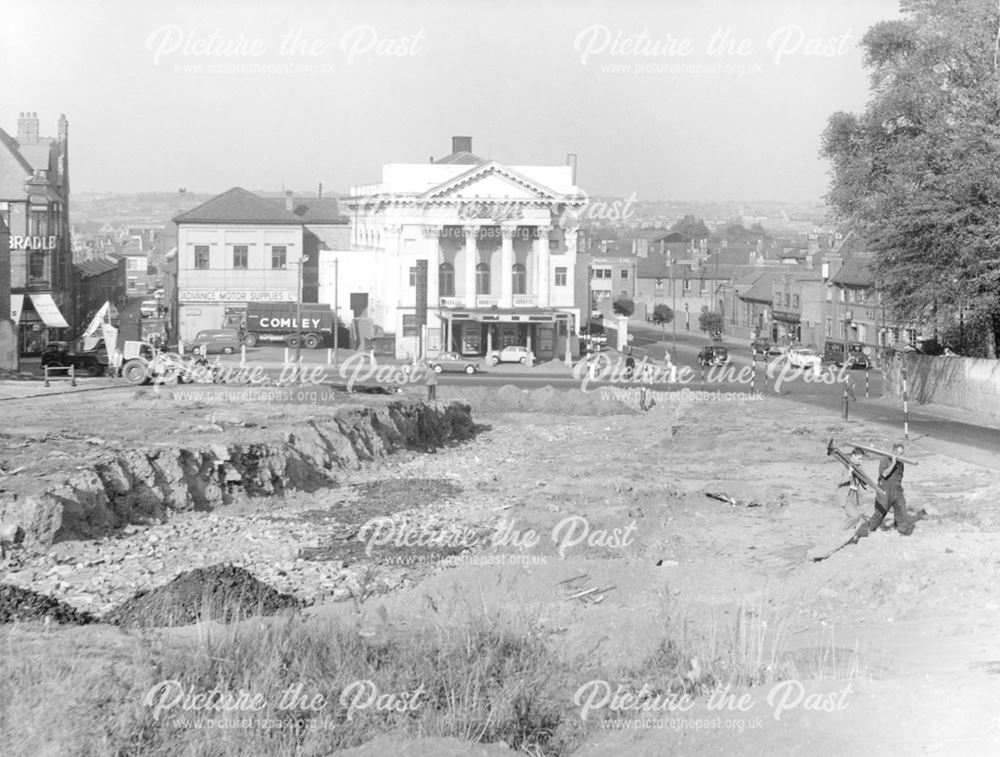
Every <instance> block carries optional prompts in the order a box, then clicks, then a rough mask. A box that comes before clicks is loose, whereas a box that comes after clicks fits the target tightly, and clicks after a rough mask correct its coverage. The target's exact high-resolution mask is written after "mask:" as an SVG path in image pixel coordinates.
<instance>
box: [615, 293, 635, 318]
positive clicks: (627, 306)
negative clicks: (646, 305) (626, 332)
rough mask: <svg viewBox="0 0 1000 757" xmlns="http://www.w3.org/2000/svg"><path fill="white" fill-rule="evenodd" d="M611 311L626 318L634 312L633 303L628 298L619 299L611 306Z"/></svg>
mask: <svg viewBox="0 0 1000 757" xmlns="http://www.w3.org/2000/svg"><path fill="white" fill-rule="evenodd" d="M611 309H612V310H614V311H615V313H616V314H617V315H623V316H625V317H626V318H628V317H629V316H631V315H632V313H634V312H635V303H634V302H632V300H631V299H629V298H628V297H619V298H618V299H617V300H615V301H614V303H613V304H612V305H611Z"/></svg>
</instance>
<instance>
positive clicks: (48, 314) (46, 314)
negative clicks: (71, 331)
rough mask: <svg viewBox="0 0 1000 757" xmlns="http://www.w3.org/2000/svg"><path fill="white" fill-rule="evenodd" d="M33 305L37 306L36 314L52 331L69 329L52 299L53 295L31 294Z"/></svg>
mask: <svg viewBox="0 0 1000 757" xmlns="http://www.w3.org/2000/svg"><path fill="white" fill-rule="evenodd" d="M28 296H29V297H30V298H31V304H32V305H34V306H35V312H36V313H38V317H39V318H41V319H42V322H43V323H44V324H45V325H46V326H48V327H49V328H50V329H68V328H69V324H68V323H67V322H66V319H65V318H63V315H62V313H60V312H59V306H58V305H56V303H55V300H53V299H52V295H51V294H45V293H42V294H29V295H28Z"/></svg>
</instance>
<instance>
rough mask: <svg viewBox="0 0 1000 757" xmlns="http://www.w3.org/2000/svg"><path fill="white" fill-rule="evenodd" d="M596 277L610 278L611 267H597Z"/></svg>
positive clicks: (595, 270)
mask: <svg viewBox="0 0 1000 757" xmlns="http://www.w3.org/2000/svg"><path fill="white" fill-rule="evenodd" d="M594 278H595V279H610V278H611V269H610V268H595V269H594Z"/></svg>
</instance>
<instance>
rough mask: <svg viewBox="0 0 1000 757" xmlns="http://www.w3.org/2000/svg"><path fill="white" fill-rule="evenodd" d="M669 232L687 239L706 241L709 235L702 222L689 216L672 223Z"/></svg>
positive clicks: (706, 227)
mask: <svg viewBox="0 0 1000 757" xmlns="http://www.w3.org/2000/svg"><path fill="white" fill-rule="evenodd" d="M670 230H671V231H676V232H677V233H679V234H683V235H684V236H686V237H687V238H688V239H708V237H709V233H710V232H709V230H708V226H706V225H705V221H704V220H702V219H701V218H698V217H696V216H693V215H690V214H688V215H686V216H684V217H683V218H681V219H680V220H679V221H677V222H676V223H674V225H673V226H671V227H670Z"/></svg>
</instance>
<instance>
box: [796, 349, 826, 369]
mask: <svg viewBox="0 0 1000 757" xmlns="http://www.w3.org/2000/svg"><path fill="white" fill-rule="evenodd" d="M788 364H789V365H790V366H791V367H792V368H813V369H814V370H819V368H820V367H822V365H823V358H822V357H820V355H819V353H818V352H816V350H810V349H807V348H804V347H803V348H797V349H791V350H789V351H788Z"/></svg>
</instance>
